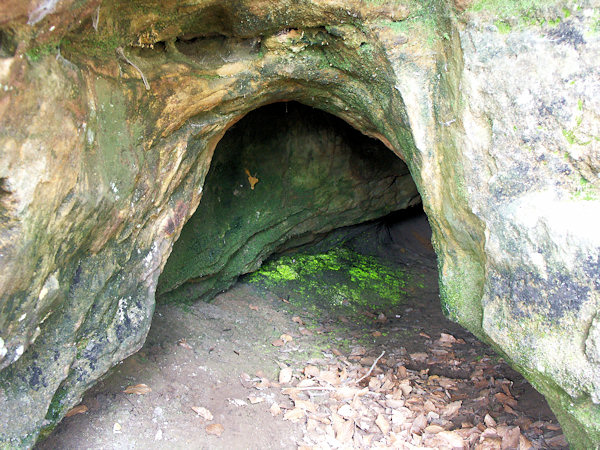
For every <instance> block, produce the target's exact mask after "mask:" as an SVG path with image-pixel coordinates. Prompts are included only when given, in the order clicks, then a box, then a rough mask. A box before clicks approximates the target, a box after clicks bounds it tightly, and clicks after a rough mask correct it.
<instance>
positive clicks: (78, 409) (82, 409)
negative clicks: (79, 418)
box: [65, 405, 88, 417]
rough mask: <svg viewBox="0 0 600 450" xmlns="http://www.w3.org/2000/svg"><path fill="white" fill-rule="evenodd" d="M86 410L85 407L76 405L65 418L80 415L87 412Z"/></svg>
mask: <svg viewBox="0 0 600 450" xmlns="http://www.w3.org/2000/svg"><path fill="white" fill-rule="evenodd" d="M87 410H88V407H87V406H85V405H77V406H75V407H74V408H71V410H69V412H68V413H67V414H66V415H65V417H71V416H74V415H76V414H81V413H84V412H87Z"/></svg>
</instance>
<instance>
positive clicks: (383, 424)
mask: <svg viewBox="0 0 600 450" xmlns="http://www.w3.org/2000/svg"><path fill="white" fill-rule="evenodd" d="M375 424H376V425H377V426H378V427H379V429H380V430H381V432H382V433H383V435H384V436H385V435H387V434H388V433H389V432H390V430H391V428H392V427H391V425H390V423H389V422H388V420H387V419H386V418H385V417H383V414H379V415H377V419H375Z"/></svg>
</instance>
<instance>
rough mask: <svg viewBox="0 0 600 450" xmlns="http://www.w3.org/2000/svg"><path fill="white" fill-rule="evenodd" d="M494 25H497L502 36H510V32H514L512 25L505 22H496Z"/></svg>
mask: <svg viewBox="0 0 600 450" xmlns="http://www.w3.org/2000/svg"><path fill="white" fill-rule="evenodd" d="M494 25H496V28H498V31H499V32H500V33H502V34H508V33H510V30H512V26H511V25H510V23H508V22H505V21H504V20H496V21H495V22H494Z"/></svg>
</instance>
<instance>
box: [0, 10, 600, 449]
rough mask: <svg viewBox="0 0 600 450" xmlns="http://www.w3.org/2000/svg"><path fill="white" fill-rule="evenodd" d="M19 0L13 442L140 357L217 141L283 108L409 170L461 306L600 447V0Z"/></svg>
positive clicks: (460, 315) (12, 204)
mask: <svg viewBox="0 0 600 450" xmlns="http://www.w3.org/2000/svg"><path fill="white" fill-rule="evenodd" d="M17 3H18V5H17ZM17 3H15V2H8V3H4V4H3V5H2V6H0V88H1V89H0V92H1V94H0V122H1V126H0V148H1V152H2V153H1V157H0V220H1V226H0V258H1V261H2V271H0V298H1V300H0V368H1V369H2V371H1V372H0V401H1V403H2V405H3V408H1V409H0V442H2V443H3V444H4V445H5V446H11V445H12V446H16V445H20V446H30V445H32V444H33V442H35V440H36V439H37V438H38V436H40V432H42V435H43V433H44V432H46V431H47V430H49V429H51V428H52V426H53V425H54V424H55V423H56V422H57V421H58V420H60V419H61V418H62V417H63V416H64V414H65V413H66V412H67V411H68V410H69V409H70V408H71V407H72V406H73V405H75V404H76V403H77V402H78V401H79V399H80V398H81V395H82V393H83V392H84V391H85V390H86V389H87V388H89V387H90V386H91V385H92V384H93V383H94V382H95V381H96V380H97V379H98V377H100V376H101V375H102V374H104V373H105V372H106V371H107V370H108V369H109V368H110V367H111V366H112V365H114V364H116V363H117V362H118V361H120V360H122V359H123V358H124V357H126V356H127V355H129V354H131V353H132V352H135V351H136V350H137V349H138V348H139V346H140V345H141V343H142V342H143V340H144V338H145V335H146V333H147V331H148V328H149V325H150V320H151V317H152V313H153V307H154V301H155V298H154V297H155V290H156V286H157V280H158V277H159V274H160V273H161V270H162V268H163V266H164V265H165V263H166V261H167V258H168V256H169V254H170V252H171V249H172V247H173V244H174V242H175V241H176V240H177V238H178V237H179V234H180V232H181V229H182V227H183V225H184V224H185V223H186V221H187V220H188V219H189V218H190V217H191V216H192V214H193V213H194V211H195V210H196V208H197V206H198V204H199V202H200V199H201V197H202V189H203V185H204V179H205V176H206V173H207V171H208V168H209V166H210V162H211V158H212V154H213V150H214V148H215V146H216V145H217V143H218V142H219V141H220V140H221V138H222V136H223V135H224V133H225V132H226V130H227V129H228V128H229V127H230V126H232V125H233V124H234V123H236V122H237V121H238V120H239V119H240V118H241V117H243V116H244V115H246V114H247V113H248V112H250V111H252V110H254V109H256V108H258V107H259V106H261V105H265V104H268V103H272V102H277V101H283V100H296V101H299V102H301V103H304V104H306V105H309V106H314V107H317V108H319V109H322V110H324V111H326V112H329V113H332V114H334V115H336V116H338V117H340V118H341V119H343V120H345V121H346V122H347V123H349V124H350V125H352V126H353V127H354V128H356V129H357V130H360V131H361V132H363V133H364V134H366V135H369V136H371V137H374V138H377V139H379V140H380V141H381V142H383V143H384V144H385V146H387V147H388V148H389V149H391V150H392V151H393V152H395V153H396V154H397V155H398V156H399V157H400V158H402V159H403V160H405V161H406V164H407V166H408V168H409V169H410V172H411V174H412V176H413V179H414V181H415V183H416V185H417V187H418V190H419V193H420V194H421V198H422V200H423V205H424V208H425V211H426V212H427V214H428V217H429V219H430V223H431V225H432V230H433V233H434V241H435V242H434V243H435V247H436V251H437V253H438V258H439V267H440V287H441V292H442V307H443V309H444V311H445V312H446V314H447V315H449V316H450V317H451V318H453V319H455V320H457V321H458V322H460V323H461V324H463V325H464V326H465V327H466V328H468V329H469V330H471V331H472V332H473V333H475V334H476V335H477V336H479V337H480V338H481V339H483V340H486V341H487V342H489V343H491V344H492V345H494V346H495V347H496V348H497V349H498V350H499V351H500V352H502V353H503V354H504V355H506V356H507V358H508V360H510V361H512V363H513V364H514V365H515V367H517V368H518V369H519V370H520V371H521V372H522V373H524V374H525V375H526V376H527V377H528V378H529V380H530V381H531V382H532V383H533V384H534V385H535V386H536V387H537V388H538V389H539V390H540V391H541V392H542V393H543V394H544V395H546V397H547V398H548V400H549V402H550V404H551V406H552V407H553V409H554V410H555V412H556V413H557V416H558V417H559V420H560V421H561V424H562V425H563V428H564V430H565V432H566V433H567V435H568V438H569V440H570V442H571V443H572V445H573V447H575V448H592V447H594V446H596V445H598V443H599V442H600V425H599V424H600V417H599V416H600V405H599V392H600V381H599V380H598V375H597V374H598V373H600V372H599V370H598V364H599V363H598V361H600V355H599V353H598V351H599V348H600V344H599V343H598V341H599V339H600V338H599V337H598V334H599V333H598V329H599V328H600V327H599V326H598V311H599V309H600V308H599V304H598V289H599V286H598V281H597V280H598V271H599V265H600V250H599V249H600V243H599V242H598V237H597V236H598V235H597V233H595V232H594V231H595V229H594V224H595V223H596V222H597V220H596V219H597V215H598V211H600V208H599V206H600V205H599V197H598V194H597V192H598V191H597V189H598V187H599V186H600V181H599V179H598V173H599V165H600V164H599V163H598V161H600V159H599V158H598V153H599V144H600V141H599V139H600V138H599V136H600V134H599V130H598V127H599V120H598V119H599V118H598V110H599V108H598V106H599V105H598V101H599V99H600V95H598V80H599V79H600V77H599V73H598V67H597V64H594V62H595V61H597V60H598V59H599V58H598V52H599V45H600V44H599V38H598V37H599V33H598V31H599V29H600V26H599V25H598V24H599V13H598V3H597V2H596V1H595V0H587V1H583V2H578V4H574V3H570V2H558V1H548V2H543V5H542V6H539V5H538V7H537V8H532V7H531V5H532V4H534V3H535V4H538V3H540V4H542V2H523V3H522V5H528V6H527V7H526V6H520V4H519V3H517V2H505V3H503V2H486V1H483V0H482V1H476V2H474V3H473V4H472V5H471V6H469V4H468V3H469V2H462V1H461V2H454V3H449V2H446V1H444V0H420V1H416V0H398V1H394V2H389V3H380V2H367V1H359V0H354V1H353V0H349V1H346V2H338V1H337V0H302V1H294V2H288V1H282V2H264V1H261V0H238V1H235V2H227V3H223V2H217V1H212V0H192V1H186V2H180V1H177V0H168V1H164V2H154V1H150V0H138V1H135V2H131V1H127V2H126V1H122V0H106V1H103V2H100V1H99V0H82V1H78V2H73V1H61V2H56V1H47V0H31V1H29V2H27V1H25V2H17ZM492 3H493V5H492ZM486 5H488V6H490V5H491V6H494V8H496V9H495V10H486V8H485V7H486ZM457 6H460V7H461V9H462V8H467V10H466V11H464V12H461V11H459V10H458V9H456V7H457Z"/></svg>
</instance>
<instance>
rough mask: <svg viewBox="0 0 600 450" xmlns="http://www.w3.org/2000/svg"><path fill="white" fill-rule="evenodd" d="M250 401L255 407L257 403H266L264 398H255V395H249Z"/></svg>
mask: <svg viewBox="0 0 600 450" xmlns="http://www.w3.org/2000/svg"><path fill="white" fill-rule="evenodd" d="M248 400H250V403H252V404H253V405H256V404H257V403H262V402H264V401H265V399H264V398H263V397H255V396H253V395H249V396H248Z"/></svg>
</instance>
